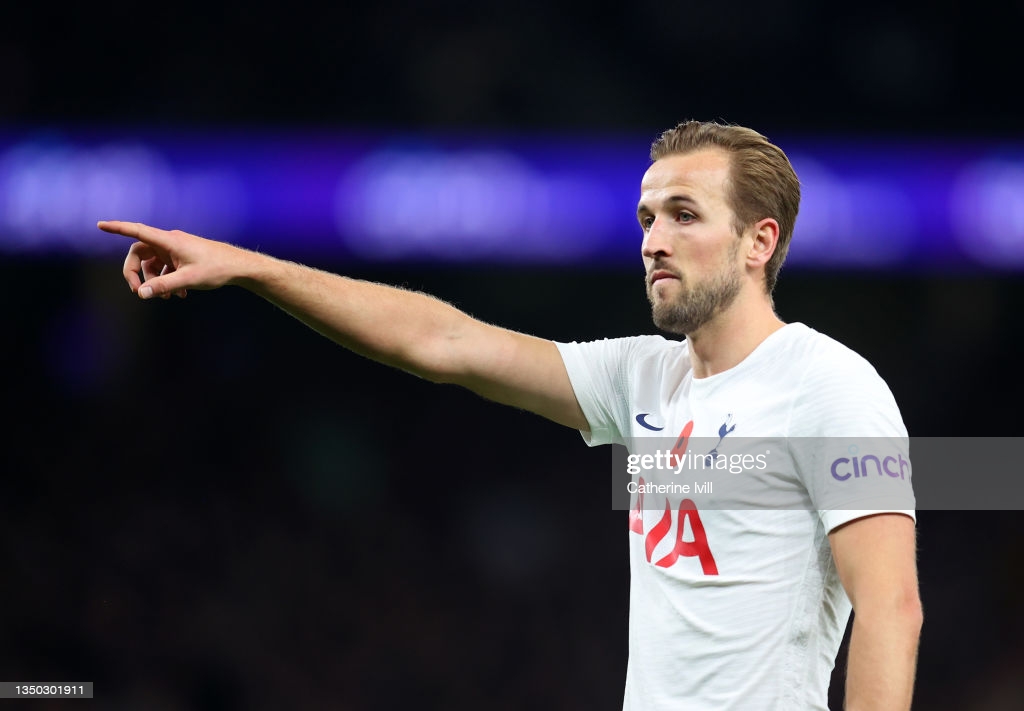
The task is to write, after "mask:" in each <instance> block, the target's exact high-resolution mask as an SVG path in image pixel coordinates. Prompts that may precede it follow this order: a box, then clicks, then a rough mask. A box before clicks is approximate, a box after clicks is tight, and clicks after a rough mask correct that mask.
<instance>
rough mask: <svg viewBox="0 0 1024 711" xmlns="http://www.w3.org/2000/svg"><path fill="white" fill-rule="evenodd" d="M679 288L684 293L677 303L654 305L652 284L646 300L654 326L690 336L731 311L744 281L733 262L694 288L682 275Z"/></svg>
mask: <svg viewBox="0 0 1024 711" xmlns="http://www.w3.org/2000/svg"><path fill="white" fill-rule="evenodd" d="M679 286H680V289H681V291H682V293H681V294H680V295H679V296H678V298H676V299H675V300H674V301H665V300H662V301H659V302H655V300H654V294H653V293H652V290H653V285H651V286H650V287H648V289H647V299H648V300H649V301H650V302H651V315H652V316H653V318H654V325H655V326H657V327H658V328H660V329H661V330H663V331H667V332H668V333H675V334H681V335H687V334H691V333H695V332H696V331H698V330H699V329H700V328H701V327H702V326H704V325H706V324H707V323H709V322H710V321H711V319H713V318H714V317H715V316H717V315H718V314H720V313H721V312H723V311H725V310H726V309H727V308H729V306H731V305H732V302H733V301H735V300H736V297H737V296H738V295H739V293H740V289H741V288H742V286H743V282H742V279H741V277H740V272H739V270H738V269H737V268H736V267H735V266H734V265H733V264H732V262H731V260H730V262H729V265H728V267H727V268H725V269H723V270H722V271H720V272H719V273H718V274H716V275H715V276H714V277H712V278H711V280H709V281H707V282H705V283H702V284H697V285H696V286H693V287H689V288H688V287H687V285H686V281H685V280H684V279H683V276H682V275H679Z"/></svg>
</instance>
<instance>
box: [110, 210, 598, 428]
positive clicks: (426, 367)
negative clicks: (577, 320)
mask: <svg viewBox="0 0 1024 711" xmlns="http://www.w3.org/2000/svg"><path fill="white" fill-rule="evenodd" d="M98 226H99V228H100V229H101V230H104V231H105V232H110V233H113V234H120V235H124V236H126V237H131V238H133V239H135V240H136V242H135V243H134V244H133V245H132V246H131V247H130V248H129V250H128V256H127V258H126V259H125V263H124V276H125V279H126V280H127V282H128V285H129V286H130V287H131V289H132V291H133V292H134V293H136V294H138V295H139V296H140V297H141V298H143V299H148V298H151V297H154V296H161V297H164V298H167V297H169V296H171V295H172V294H177V295H179V296H184V295H185V293H186V292H187V290H188V289H216V288H218V287H220V286H224V285H226V284H235V285H238V286H241V287H243V288H245V289H248V290H249V291H251V292H253V293H255V294H258V295H259V296H261V297H263V298H264V299H266V300H267V301H270V302H271V303H273V304H276V305H277V306H279V307H280V308H281V309H283V310H285V311H287V312H288V313H290V314H291V315H292V316H294V317H295V318H297V319H299V320H300V321H302V322H303V323H305V324H306V325H308V326H310V327H311V328H313V329H315V330H317V331H318V332H320V333H322V334H323V335H325V336H327V337H328V338H330V339H331V340H333V341H335V342H336V343H339V344H341V345H342V346H344V347H346V348H348V349H349V350H352V351H354V352H356V353H359V354H360V355H363V356H366V357H368V358H372V359H373V360H376V361H378V362H380V363H384V364H386V365H390V366H393V367H396V368H401V369H402V370H405V371H407V372H410V373H413V374H415V375H418V376H420V377H422V378H426V379H428V380H431V381H433V382H439V383H454V384H457V385H461V386H463V387H466V388H469V389H470V390H472V391H473V392H476V393H477V394H479V395H481V396H483V397H486V398H488V399H490V400H494V401H496V402H500V403H503V404H506V405H512V406H513V407H518V408H522V409H524V410H529V411H531V412H535V413H537V414H538V415H541V416H543V417H546V418H548V419H550V420H553V421H555V422H558V423H559V424H563V425H566V426H568V427H572V428H574V429H579V430H586V429H588V424H587V421H586V418H585V417H584V415H583V411H582V409H580V406H579V403H578V402H577V400H576V396H575V394H574V392H573V389H572V385H571V384H570V382H569V376H568V374H567V373H566V371H565V366H564V365H563V363H562V358H561V356H560V355H559V353H558V349H557V348H556V347H555V344H554V343H553V342H552V341H548V340H545V339H541V338H537V337H534V336H529V335H526V334H522V333H516V332H515V331H509V330H507V329H504V328H499V327H496V326H492V325H489V324H486V323H483V322H481V321H478V320H476V319H473V318H471V317H470V316H468V315H467V314H465V313H463V312H461V311H459V310H458V309H456V308H454V307H453V306H451V305H449V304H446V303H445V302H443V301H440V300H439V299H435V298H433V297H431V296H427V295H425V294H420V293H416V292H411V291H406V290H403V289H398V288H394V287H390V286H385V285H382V284H374V283H371V282H366V281H359V280H356V279H349V278H346V277H342V276H338V275H337V274H330V273H328V272H324V271H320V270H317V269H312V268H310V267H305V266H302V265H299V264H295V263H292V262H287V261H283V260H280V259H275V258H273V257H269V256H267V255H264V254H260V253H258V252H252V251H249V250H245V249H241V248H239V247H234V246H232V245H229V244H226V243H223V242H217V241H214V240H208V239H204V238H202V237H198V236H196V235H190V234H187V233H185V232H181V231H178V230H174V231H165V230H160V229H156V228H154V227H150V226H148V225H143V224H140V223H135V222H100V223H99V224H98Z"/></svg>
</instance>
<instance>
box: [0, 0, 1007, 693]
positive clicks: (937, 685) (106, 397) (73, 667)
mask: <svg viewBox="0 0 1024 711" xmlns="http://www.w3.org/2000/svg"><path fill="white" fill-rule="evenodd" d="M1022 21H1024V5H1022V4H1021V3H1019V2H1017V3H988V2H976V3H971V4H970V5H969V6H966V5H964V4H962V3H954V2H940V3H938V4H936V3H931V4H929V5H927V6H924V5H921V6H917V7H915V6H909V5H886V6H885V7H884V8H883V6H882V5H881V4H867V5H865V4H856V5H850V6H843V5H840V6H829V5H827V4H822V3H811V2H802V1H801V0H789V1H787V2H779V3H770V4H764V3H753V2H739V3H732V4H729V5H728V6H723V5H722V4H712V3H704V4H678V5H671V4H665V3H655V2H649V1H648V0H640V1H639V2H636V3H632V4H619V5H611V6H595V5H593V4H592V3H582V2H557V3H544V4H540V3H538V4H533V3H526V4H524V3H512V2H499V3H469V2H439V3H432V4H423V5H415V4H411V3H407V2H395V1H391V2H379V3H372V4H360V5H349V4H344V3H341V4H336V5H333V6H327V5H321V4H310V5H306V4H302V3H291V4H287V5H284V4H259V3H257V4H251V3H217V2H212V3H202V4H200V3H181V2H177V3H171V4H162V5H161V4H157V5H152V6H145V7H143V6H140V5H138V4H137V3H122V2H115V3H105V4H104V5H103V6H102V7H101V6H96V5H89V4H78V5H66V6H64V5H53V4H49V5H31V4H20V5H17V6H10V7H5V8H4V9H3V10H0V66H2V67H3V77H4V81H3V91H0V129H3V130H4V131H8V132H13V133H17V132H25V131H28V132H34V131H39V130H64V129H67V130H81V129H83V128H89V127H92V128H101V129H102V130H104V131H115V132H116V131H118V130H121V129H122V128H124V129H125V130H134V129H136V128H139V127H158V128H160V129H162V130H165V131H170V132H175V131H183V132H188V131H203V130H206V129H217V130H222V131H223V130H228V131H231V130H239V129H252V128H260V129H263V128H272V129H274V130H282V131H294V132H298V133H301V132H304V131H320V132H323V131H327V132H330V131H342V132H345V131H348V132H358V131H367V130H369V131H375V132H381V131H385V132H386V131H401V132H406V133H408V132H413V133H415V132H425V133H426V132H448V133H460V134H467V135H471V134H481V133H483V134H486V133H488V132H504V133H516V134H519V133H521V134H525V135H539V134H543V135H546V136H549V137H554V138H555V139H557V138H558V136H560V135H564V136H566V137H567V138H568V137H569V136H575V135H578V134H592V135H607V136H615V137H616V138H617V140H620V141H621V140H622V139H623V137H625V138H630V139H631V138H634V137H635V139H636V151H637V153H638V155H639V156H640V157H641V159H642V158H643V156H644V154H645V152H646V150H647V147H648V144H649V141H650V139H651V137H652V136H654V135H656V134H657V133H658V132H660V131H661V130H663V129H665V128H667V127H669V126H671V125H673V124H675V123H676V122H677V121H679V120H681V119H683V118H689V117H694V118H700V119H723V120H727V121H730V122H735V123H741V124H744V125H749V126H752V127H754V128H757V129H758V130H761V131H762V132H764V133H767V134H768V135H769V136H773V135H775V134H780V133H781V134H785V135H790V136H816V137H845V138H854V139H856V138H863V137H871V138H872V139H882V140H893V141H897V140H903V139H914V138H919V137H922V136H927V137H930V138H931V139H934V140H937V141H938V142H939V143H941V142H942V141H944V140H948V141H951V142H953V141H966V142H972V141H984V140H991V139H993V138H995V139H998V140H1001V141H1013V140H1018V139H1020V138H1021V137H1022V136H1021V128H1022V124H1021V121H1022V118H1024V113H1022V111H1021V106H1020V96H1019V92H1018V91H1017V89H1016V83H1017V78H1018V77H1019V70H1020V68H1021V67H1020V58H1019V51H1018V49H1017V47H1018V44H1019V42H1018V38H1017V36H1016V35H1017V33H1018V28H1019V27H1020V25H1021V22H1022ZM783 147H785V145H784V146H783ZM639 178H640V175H639V174H638V175H636V180H637V182H638V181H639ZM1010 199H1017V198H1015V197H1013V196H1011V197H1010ZM864 209H865V210H870V206H864ZM106 217H117V216H116V215H96V216H95V218H96V219H99V218H106ZM166 226H168V227H172V226H175V225H166ZM86 228H88V229H92V228H91V226H85V227H83V229H86ZM209 236H212V237H215V236H216V235H209ZM638 239H639V237H638ZM638 248H639V247H638ZM306 261H308V262H309V263H312V264H314V265H315V266H319V267H322V268H325V269H329V270H332V271H343V272H345V273H347V274H350V275H353V276H358V277H365V278H369V279H373V280H378V281H384V282H388V283H393V284H399V285H403V286H407V287H410V288H414V289H421V290H424V291H427V292H430V293H433V294H435V295H437V296H440V297H442V298H444V299H446V300H448V301H450V302H452V303H454V304H455V305H457V306H459V307H461V308H464V309H465V310H467V311H469V312H470V313H472V314H473V315H475V316H478V317H480V318H482V319H485V320H488V321H492V322H495V323H500V324H502V325H505V326H508V327H511V328H516V329H520V330H524V331H528V332H530V333H534V334H536V335H540V336H545V337H549V338H553V339H556V340H563V341H567V340H585V339H594V338H602V337H613V336H625V335H634V334H638V333H653V332H654V331H653V327H652V326H651V324H650V320H649V314H648V308H647V304H646V301H645V299H644V295H643V291H642V287H641V279H640V269H639V264H638V263H637V264H635V265H634V264H623V265H621V266H616V265H609V264H602V265H587V264H585V263H580V264H578V265H574V267H573V268H572V269H566V268H565V266H564V265H563V266H559V267H542V266H533V267H527V266H523V265H519V266H514V265H509V266H505V267H501V266H498V265H493V264H491V265H488V266H486V267H472V266H470V265H461V266H453V265H445V264H439V263H434V264H430V265H425V264H424V265H417V264H411V263H405V262H403V263H396V264H388V263H380V262H375V263H369V262H365V261H355V260H351V259H345V260H342V259H340V258H334V257H332V256H331V255H329V254H317V253H310V254H309V255H308V257H307V259H306ZM0 298H2V302H3V303H4V304H6V305H7V309H6V314H7V316H6V321H7V324H8V325H7V327H6V329H5V333H6V334H7V335H6V338H5V347H4V348H3V349H0V359H2V372H3V373H4V382H3V386H2V393H3V400H2V402H3V406H4V409H5V410H6V414H7V417H6V418H5V422H6V423H7V424H6V427H5V435H4V439H3V443H2V448H0V462H2V465H0V466H2V470H3V473H4V479H3V480H4V483H5V490H4V494H5V495H4V496H3V497H2V498H0V502H2V503H0V521H2V523H0V525H2V529H0V530H2V537H0V546H2V553H0V560H2V561H3V562H4V564H5V574H4V576H3V584H2V585H0V609H3V610H4V614H3V615H2V616H0V678H2V679H4V680H10V681H71V680H76V681H88V680H92V681H94V682H95V685H96V696H97V698H96V699H95V700H94V701H93V702H84V701H79V702H75V708H77V707H78V705H79V704H81V705H82V706H83V707H84V706H86V705H91V706H94V707H95V708H105V709H160V710H163V709H167V710H177V709H211V710H212V709H249V708H252V709H271V708H274V709H277V708H304V709H306V708H308V709H320V708H339V709H368V710H375V709H395V708H402V707H409V706H415V707H417V708H426V709H457V708H473V709H478V708H494V709H521V708H523V707H526V706H528V705H529V706H533V707H536V708H551V709H566V710H568V709H618V708H620V707H621V701H622V689H623V683H624V676H625V668H626V642H627V638H626V619H627V600H628V583H629V576H628V560H627V550H626V549H627V537H626V536H627V532H626V520H625V519H626V515H625V514H624V513H622V512H616V511H611V510H610V508H609V503H608V483H609V481H608V473H609V469H608V464H609V462H610V452H609V451H608V450H607V449H603V448H598V449H593V450H592V449H588V448H587V447H586V446H585V445H584V444H583V442H582V441H581V439H580V438H579V435H578V434H576V433H574V432H571V431H567V430H562V429H560V428H558V427H557V426H554V425H551V424H548V423H546V422H544V421H542V420H540V419H539V418H536V417H533V416H530V415H527V414H524V413H520V412H517V411H513V410H508V409H504V408H501V407H498V406H496V405H493V404H491V403H488V402H485V401H482V400H480V399H478V398H476V397H474V396H472V395H470V394H468V393H466V392H463V391H460V390H458V389H455V388H450V387H439V386H433V385H430V384H427V383H425V382H422V381H419V380H417V379H415V378H412V377H410V376H407V375H405V374H402V373H399V372H395V371H391V370H388V369H386V368H384V367H382V366H378V365H376V364H373V363H370V362H367V361H364V360H361V359H360V358H358V357H356V356H354V355H352V354H349V353H347V352H345V351H343V350H342V349H340V348H338V347H337V346H334V345H333V344H331V343H329V342H328V341H327V340H325V339H323V338H322V337H320V336H318V335H317V334H315V333H313V332H312V331H309V330H307V329H305V328H304V327H303V326H301V325H300V324H299V323H298V322H295V321H293V320H291V319H290V318H289V317H288V316H286V315H285V314H283V313H282V312H280V311H278V310H276V309H275V308H274V307H272V306H270V305H268V304H266V303H264V302H261V301H260V300H258V299H257V298H255V297H253V296H251V295H249V294H246V293H244V292H242V291H240V290H237V289H231V288H228V289H224V290H221V291H219V292H216V293H194V294H192V295H190V296H189V298H188V299H187V300H185V301H178V300H173V301H171V302H158V303H142V302H139V301H137V300H136V299H135V298H134V297H132V296H131V294H130V293H129V291H128V289H127V287H126V286H125V284H124V282H123V280H122V277H121V275H120V256H116V257H109V256H93V257H84V256H77V255H75V254H73V253H70V254H69V253H67V252H62V251H60V250H55V251H50V252H46V253H32V254H28V253H23V252H19V253H17V254H12V253H4V254H3V255H2V263H0ZM776 305H777V309H778V312H779V314H780V316H781V317H782V318H783V319H785V320H787V321H803V322H805V323H807V324H809V325H811V326H812V327H814V328H816V329H818V330H820V331H823V332H825V333H828V334H830V335H832V336H833V337H835V338H837V339H838V340H840V341H842V342H844V343H846V344H847V345H849V346H850V347H852V348H854V349H855V350H857V351H859V352H860V353H861V354H862V355H864V356H865V357H867V358H868V359H869V360H870V361H871V362H872V363H873V364H874V365H875V367H876V368H877V370H878V371H879V373H880V374H881V375H882V376H883V377H884V378H885V379H886V380H887V381H888V383H889V384H890V387H891V388H892V390H893V392H894V393H895V395H896V399H897V401H898V402H899V404H900V407H901V410H902V412H903V415H904V418H905V421H906V423H907V426H908V429H909V431H910V432H911V434H912V435H915V436H942V437H964V436H1016V435H1018V434H1019V427H1018V419H1019V412H1018V410H1019V408H1018V403H1019V402H1020V396H1021V390H1022V386H1021V379H1020V377H1019V375H1018V369H1019V364H1020V363H1021V356H1022V355H1024V348H1022V346H1021V337H1020V335H1019V333H1018V327H1019V325H1020V314H1021V313H1024V285H1022V280H1021V275H1020V273H1019V272H1016V271H1013V270H1002V271H999V272H994V271H993V272H989V271H985V270H981V271H979V270H978V269H972V270H970V271H969V272H968V273H959V272H958V271H957V270H956V269H948V268H947V269H944V270H942V271H907V270H901V271H896V270H887V271H865V270H863V269H861V270H845V271H844V270H842V269H829V270H815V269H806V268H805V269H792V270H785V269H784V271H783V273H782V277H781V279H780V282H779V287H778V290H777V292H776ZM1020 473H1021V471H1020V466H1019V464H1014V463H1012V462H1007V472H1006V475H1007V477H1015V476H1019V475H1020ZM964 479H965V482H969V480H970V472H964ZM588 482H592V485H591V484H590V483H588ZM967 485H969V484H967ZM567 492H571V496H569V497H567V496H566V493H567ZM1018 521H1019V513H1018V512H1017V511H1003V512H997V511H993V512H955V511H954V512H950V511H945V512H938V511H922V512H920V514H919V537H920V575H921V585H922V597H923V600H924V606H925V614H926V622H925V629H924V633H923V637H922V646H921V652H920V664H919V676H918V684H917V697H916V699H917V701H916V704H915V707H916V708H922V709H936V710H939V711H944V710H946V709H971V710H977V711H996V710H999V711H1002V710H1004V709H1019V708H1024V682H1022V681H1021V674H1020V672H1021V669H1022V666H1024V643H1022V642H1021V634H1022V633H1024V614H1022V613H1021V611H1020V605H1019V591H1020V590H1021V585H1022V583H1024V580H1022V577H1024V575H1022V572H1021V571H1022V570H1024V536H1022V534H1021V532H1020V530H1019V527H1018V525H1017V524H1018ZM842 663H843V660H842V655H841V658H840V662H839V665H838V666H837V672H836V676H835V679H834V682H835V683H834V684H833V692H832V704H833V706H832V707H833V708H837V709H838V708H841V704H842V702H841V698H842ZM7 703H15V702H7ZM21 703H28V702H21ZM29 705H31V706H34V707H36V708H63V707H64V706H66V705H67V704H59V703H53V704H49V705H47V704H45V703H44V702H32V703H30V704H29Z"/></svg>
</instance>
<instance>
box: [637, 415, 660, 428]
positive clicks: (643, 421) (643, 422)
mask: <svg viewBox="0 0 1024 711" xmlns="http://www.w3.org/2000/svg"><path fill="white" fill-rule="evenodd" d="M649 414H650V413H648V412H641V413H640V414H639V415H637V416H636V423H637V424H638V425H640V426H641V427H646V428H647V429H649V430H651V431H652V432H661V431H662V430H663V429H665V428H664V427H655V426H654V425H649V424H647V420H646V419H644V418H646V417H647V415H649Z"/></svg>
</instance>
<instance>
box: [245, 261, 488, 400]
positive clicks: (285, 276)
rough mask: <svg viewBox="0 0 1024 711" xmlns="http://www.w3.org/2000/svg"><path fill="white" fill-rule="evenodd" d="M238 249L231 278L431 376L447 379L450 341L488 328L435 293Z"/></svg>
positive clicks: (338, 335)
mask: <svg viewBox="0 0 1024 711" xmlns="http://www.w3.org/2000/svg"><path fill="white" fill-rule="evenodd" d="M240 252H241V254H240V256H239V267H238V273H237V274H236V275H235V276H234V277H233V278H232V279H231V280H230V281H231V283H234V284H237V285H239V286H242V287H243V288H245V289H248V290H249V291H251V292H253V293H255V294H257V295H259V296H261V297H263V298H264V299H266V300H267V301H269V302H271V303H273V304H275V305H276V306H278V307H279V308H281V309H282V310H284V311H286V312H287V313H289V314H291V315H292V316H294V317H295V318H297V319H299V320H300V321H302V322H303V323H305V324H306V325H308V326H309V327H311V328H313V329H315V330H316V331H318V332H319V333H321V334H323V335H324V336H326V337H328V338H330V339H331V340H333V341H335V342H336V343H338V344H340V345H342V346H344V347H345V348H348V349H349V350H352V351H354V352H356V353H358V354H360V355H363V356H366V357H368V358H372V359H373V360H376V361H378V362H381V363H384V364H386V365H390V366H394V367H397V368H401V369H402V370H405V371H408V372H411V373H414V374H416V375H419V376H421V377H424V378H427V379H430V380H434V381H440V380H446V379H448V377H449V375H450V371H451V370H452V369H453V368H454V367H455V366H456V364H455V363H453V357H452V353H453V352H455V349H454V348H452V347H450V346H449V344H452V343H454V342H456V341H458V340H459V339H460V338H462V337H464V336H465V335H466V333H467V331H469V330H471V329H473V328H477V327H481V326H482V324H480V323H479V322H477V321H475V320H473V319H472V318H470V317H469V316H468V315H466V314H464V313H462V312H461V311H459V310H458V309H456V308H454V307H453V306H451V305H449V304H446V303H445V302H443V301H441V300H439V299H436V298H434V297H432V296H428V295H425V294H420V293H416V292H412V291H407V290H403V289H399V288H396V287H391V286H386V285H382V284H375V283H372V282H367V281H360V280H357V279H350V278H347V277H343V276H339V275H337V274H331V273H328V272H324V271H321V270H318V269H313V268H310V267H306V266H302V265H299V264H295V263H292V262H287V261H283V260H280V259H275V258H273V257H269V256H266V255H263V254H258V253H255V252H247V251H245V250H240Z"/></svg>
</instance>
